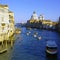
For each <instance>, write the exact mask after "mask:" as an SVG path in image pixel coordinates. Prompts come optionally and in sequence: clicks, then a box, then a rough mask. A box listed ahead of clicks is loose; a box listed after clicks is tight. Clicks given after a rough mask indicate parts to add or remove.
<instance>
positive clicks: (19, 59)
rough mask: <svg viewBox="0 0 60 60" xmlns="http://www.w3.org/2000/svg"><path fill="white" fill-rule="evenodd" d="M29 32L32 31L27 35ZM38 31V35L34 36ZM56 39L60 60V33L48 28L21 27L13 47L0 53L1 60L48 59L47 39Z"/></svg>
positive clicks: (59, 58) (58, 58) (59, 59)
mask: <svg viewBox="0 0 60 60" xmlns="http://www.w3.org/2000/svg"><path fill="white" fill-rule="evenodd" d="M27 32H30V34H29V35H27ZM35 32H37V33H38V34H37V37H38V36H41V39H40V40H39V39H38V38H37V37H34V36H33V35H34V33H35ZM48 40H54V41H56V44H57V46H58V57H57V60H60V34H59V33H57V32H53V31H48V30H40V29H30V30H29V29H26V28H21V34H17V35H16V40H15V43H14V46H13V48H12V49H10V48H9V50H8V51H7V52H5V53H3V54H0V59H1V60H46V52H45V50H46V41H48Z"/></svg>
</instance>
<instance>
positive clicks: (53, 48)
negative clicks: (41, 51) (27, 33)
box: [46, 41, 58, 58]
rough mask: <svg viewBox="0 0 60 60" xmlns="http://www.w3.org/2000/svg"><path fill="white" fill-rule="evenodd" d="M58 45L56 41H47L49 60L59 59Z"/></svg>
mask: <svg viewBox="0 0 60 60" xmlns="http://www.w3.org/2000/svg"><path fill="white" fill-rule="evenodd" d="M57 52H58V51H57V44H56V42H55V41H47V43H46V56H47V57H49V58H55V57H57Z"/></svg>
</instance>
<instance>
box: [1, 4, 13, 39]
mask: <svg viewBox="0 0 60 60" xmlns="http://www.w3.org/2000/svg"><path fill="white" fill-rule="evenodd" d="M13 33H14V13H13V12H11V11H10V10H9V8H8V5H1V4H0V37H1V36H4V37H6V36H7V37H10V36H11V35H13ZM4 37H3V38H4ZM7 37H6V38H7ZM1 39H2V38H1Z"/></svg>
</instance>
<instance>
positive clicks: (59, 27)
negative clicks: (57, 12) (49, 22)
mask: <svg viewBox="0 0 60 60" xmlns="http://www.w3.org/2000/svg"><path fill="white" fill-rule="evenodd" d="M58 31H59V32H60V17H59V21H58Z"/></svg>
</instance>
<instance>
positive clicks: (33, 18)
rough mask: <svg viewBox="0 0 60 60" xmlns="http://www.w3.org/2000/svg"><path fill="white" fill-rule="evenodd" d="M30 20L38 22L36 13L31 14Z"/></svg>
mask: <svg viewBox="0 0 60 60" xmlns="http://www.w3.org/2000/svg"><path fill="white" fill-rule="evenodd" d="M30 20H38V16H37V14H36V12H33V14H32V16H31V19H30Z"/></svg>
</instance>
